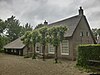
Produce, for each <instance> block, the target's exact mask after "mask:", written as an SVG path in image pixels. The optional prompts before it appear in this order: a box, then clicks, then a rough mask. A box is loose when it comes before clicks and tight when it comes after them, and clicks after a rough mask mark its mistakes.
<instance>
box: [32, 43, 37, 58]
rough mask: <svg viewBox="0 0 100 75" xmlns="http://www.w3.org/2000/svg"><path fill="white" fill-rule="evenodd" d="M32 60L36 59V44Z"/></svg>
mask: <svg viewBox="0 0 100 75" xmlns="http://www.w3.org/2000/svg"><path fill="white" fill-rule="evenodd" d="M32 59H36V52H35V44H34V55H33V57H32Z"/></svg>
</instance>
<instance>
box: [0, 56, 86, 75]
mask: <svg viewBox="0 0 100 75" xmlns="http://www.w3.org/2000/svg"><path fill="white" fill-rule="evenodd" d="M0 75H86V73H82V72H80V71H79V70H78V69H77V68H75V61H74V62H72V61H61V63H58V64H54V61H53V59H47V60H46V61H45V62H44V61H42V60H41V59H36V60H32V59H31V58H26V59H25V58H23V57H21V56H15V55H6V54H0Z"/></svg>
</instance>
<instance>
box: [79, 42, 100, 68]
mask: <svg viewBox="0 0 100 75" xmlns="http://www.w3.org/2000/svg"><path fill="white" fill-rule="evenodd" d="M88 60H100V44H86V45H80V46H79V47H78V59H77V65H78V66H81V67H88V64H89V62H88Z"/></svg>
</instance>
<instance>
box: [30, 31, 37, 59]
mask: <svg viewBox="0 0 100 75" xmlns="http://www.w3.org/2000/svg"><path fill="white" fill-rule="evenodd" d="M31 39H32V45H33V48H34V55H33V56H32V59H35V58H36V52H35V46H36V43H37V42H39V32H38V31H37V30H33V31H32V33H31Z"/></svg>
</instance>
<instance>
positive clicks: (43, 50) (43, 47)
mask: <svg viewBox="0 0 100 75" xmlns="http://www.w3.org/2000/svg"><path fill="white" fill-rule="evenodd" d="M42 52H43V61H45V45H43V46H42Z"/></svg>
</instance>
